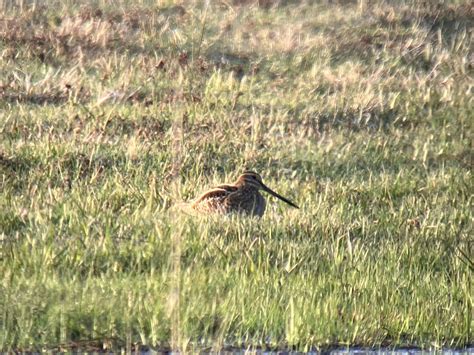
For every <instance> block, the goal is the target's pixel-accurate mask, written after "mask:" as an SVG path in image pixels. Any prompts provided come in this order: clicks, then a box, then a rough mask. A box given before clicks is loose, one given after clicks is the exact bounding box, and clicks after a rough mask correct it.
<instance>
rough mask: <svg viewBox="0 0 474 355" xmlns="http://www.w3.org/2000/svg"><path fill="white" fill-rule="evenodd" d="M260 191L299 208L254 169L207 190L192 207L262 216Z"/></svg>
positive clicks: (216, 211)
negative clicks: (266, 183) (270, 186)
mask: <svg viewBox="0 0 474 355" xmlns="http://www.w3.org/2000/svg"><path fill="white" fill-rule="evenodd" d="M260 191H266V192H268V193H270V194H271V195H273V196H275V197H277V198H279V199H280V200H282V201H285V202H286V203H288V204H289V205H291V206H293V207H295V208H299V207H298V206H297V205H295V204H294V203H293V202H291V201H289V200H288V199H286V198H285V197H283V196H281V195H279V194H277V193H276V192H275V191H273V190H271V189H270V188H268V187H267V186H266V185H265V184H264V183H263V182H262V178H261V176H260V175H259V174H257V173H255V172H253V171H246V172H244V173H243V174H242V175H240V176H239V178H238V179H237V181H236V182H235V184H233V185H227V184H224V185H219V186H216V187H215V188H214V189H212V190H209V191H207V192H205V193H204V194H202V195H201V196H200V197H199V198H197V199H196V201H194V202H193V203H192V208H194V209H195V210H197V211H199V212H204V213H222V214H227V213H233V212H236V213H243V214H248V215H253V216H259V217H261V216H263V213H264V212H265V199H264V198H263V196H262V194H261V193H260Z"/></svg>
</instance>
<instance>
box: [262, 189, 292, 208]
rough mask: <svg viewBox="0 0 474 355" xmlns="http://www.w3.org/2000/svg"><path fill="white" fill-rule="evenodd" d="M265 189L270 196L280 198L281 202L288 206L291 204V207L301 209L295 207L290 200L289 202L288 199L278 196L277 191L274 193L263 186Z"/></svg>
mask: <svg viewBox="0 0 474 355" xmlns="http://www.w3.org/2000/svg"><path fill="white" fill-rule="evenodd" d="M262 186H263V189H264V190H265V191H266V192H268V193H269V194H270V195H273V196H275V197H276V198H279V199H280V200H282V201H285V202H286V203H287V204H289V205H290V206H293V207H294V208H299V207H298V206H297V205H295V204H294V203H293V202H291V201H290V200H288V199H287V198H285V197H283V196H282V195H279V194H277V193H276V192H275V191H273V190H272V189H270V188H269V187H267V186H265V185H263V184H262Z"/></svg>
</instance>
